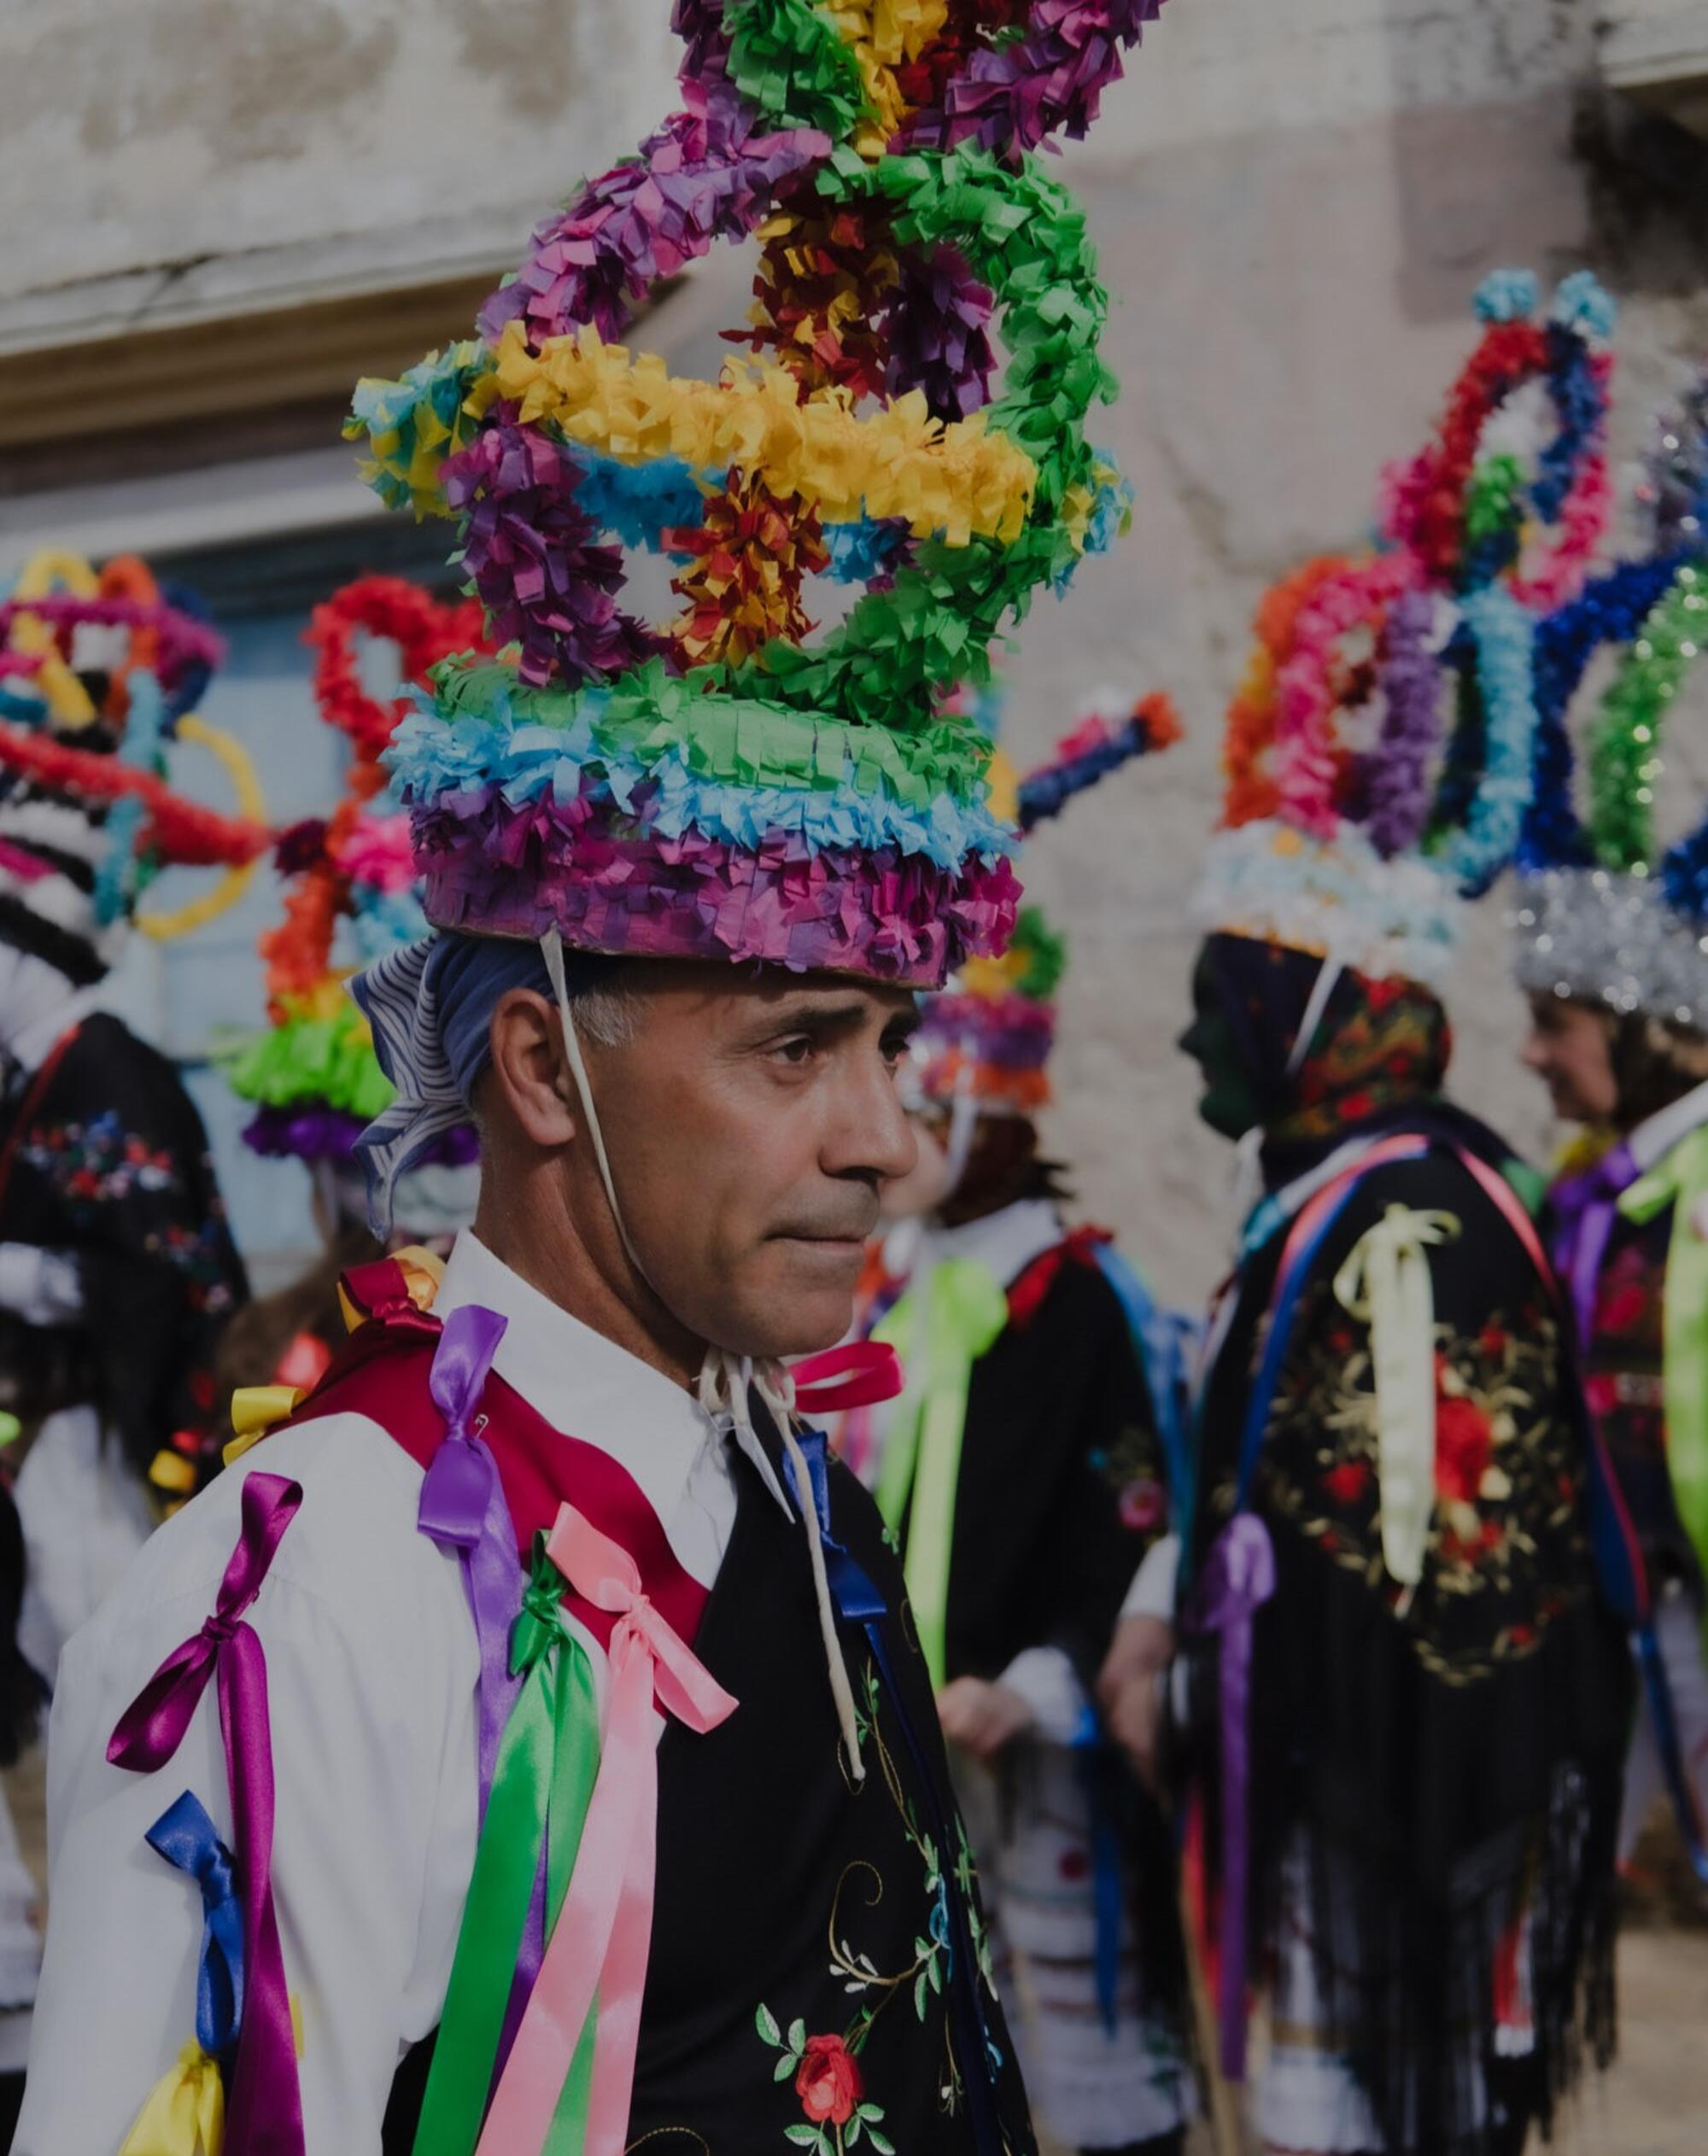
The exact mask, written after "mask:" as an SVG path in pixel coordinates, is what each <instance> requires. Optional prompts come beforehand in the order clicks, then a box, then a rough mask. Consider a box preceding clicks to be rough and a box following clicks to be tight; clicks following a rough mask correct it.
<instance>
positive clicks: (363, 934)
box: [224, 576, 487, 1165]
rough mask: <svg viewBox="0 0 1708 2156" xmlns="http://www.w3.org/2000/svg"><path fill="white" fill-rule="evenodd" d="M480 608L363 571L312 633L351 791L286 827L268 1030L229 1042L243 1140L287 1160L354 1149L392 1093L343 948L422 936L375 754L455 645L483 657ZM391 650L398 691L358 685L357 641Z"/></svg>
mask: <svg viewBox="0 0 1708 2156" xmlns="http://www.w3.org/2000/svg"><path fill="white" fill-rule="evenodd" d="M484 633H485V632H484V628H483V621H482V616H481V611H480V609H479V608H478V607H477V606H476V605H471V604H470V603H469V602H467V601H465V600H459V601H457V602H455V603H453V604H450V605H447V604H446V603H444V602H443V601H442V600H440V599H436V598H434V597H433V595H432V594H431V593H429V592H424V591H422V590H421V589H419V588H418V587H417V586H415V585H413V584H410V583H407V582H406V581H403V580H402V579H401V578H400V577H395V576H364V577H359V578H358V579H357V580H356V581H354V583H351V584H347V585H345V586H344V587H343V588H342V590H340V591H337V592H335V593H333V594H332V596H331V597H330V599H326V600H325V601H323V602H322V604H320V605H318V606H316V607H315V608H314V610H313V613H312V614H311V616H310V617H309V623H308V627H307V629H306V630H305V631H304V632H303V641H304V642H305V643H306V644H307V645H308V646H310V647H311V649H312V650H313V652H314V655H315V665H314V676H313V686H314V692H315V702H316V708H317V710H318V711H319V716H320V717H321V719H322V720H323V721H324V722H325V723H326V724H327V725H328V726H330V727H333V728H334V729H335V731H336V732H337V733H341V734H342V735H343V736H344V737H345V739H347V740H348V742H349V743H350V745H351V749H352V755H351V758H350V762H349V764H348V768H347V769H346V772H345V774H344V786H343V792H342V795H341V796H340V798H339V799H338V801H337V802H336V803H335V804H334V806H333V808H332V809H331V812H330V815H325V816H313V817H308V818H305V819H304V820H303V821H301V822H299V823H296V824H293V825H291V826H290V827H289V828H288V829H286V830H285V831H284V832H282V833H280V834H279V838H278V845H277V848H276V850H275V852H274V856H273V859H274V865H275V867H276V868H278V873H279V874H280V876H281V877H282V878H283V879H284V884H285V890H284V909H283V914H282V918H281V919H280V920H278V921H277V922H276V923H275V924H273V926H271V927H269V928H268V929H266V930H265V931H264V932H263V933H262V935H261V937H260V941H259V944H258V950H259V954H260V958H261V961H262V963H263V966H264V967H265V979H266V996H267V1017H268V1021H269V1022H268V1025H267V1029H266V1031H264V1032H262V1033H260V1034H258V1035H256V1036H254V1037H253V1038H250V1039H247V1040H241V1041H238V1042H237V1043H234V1044H233V1045H232V1046H231V1048H230V1049H228V1050H227V1051H226V1052H225V1058H224V1060H225V1066H226V1078H227V1080H228V1082H229V1083H230V1084H231V1089H232V1090H233V1091H234V1092H235V1093H236V1094H237V1096H238V1097H239V1098H240V1099H242V1100H245V1101H251V1102H253V1103H254V1106H255V1107H256V1110H257V1113H256V1115H255V1117H254V1119H253V1120H252V1121H251V1123H250V1124H249V1127H248V1128H247V1129H246V1130H245V1131H244V1133H243V1136H244V1138H245V1140H246V1142H248V1143H249V1145H250V1146H251V1147H252V1148H253V1149H254V1151H256V1152H258V1153H260V1154H263V1155H265V1156H266V1157H268V1158H271V1159H278V1158H283V1157H295V1158H296V1159H299V1160H310V1161H314V1160H335V1161H343V1160H348V1159H349V1158H350V1157H351V1153H352V1149H353V1148H354V1142H355V1140H356V1138H357V1137H358V1136H360V1133H361V1131H362V1130H363V1129H364V1127H365V1126H366V1125H367V1124H368V1123H369V1122H371V1120H372V1119H374V1117H375V1116H377V1115H378V1114H379V1113H381V1112H382V1111H383V1109H384V1108H385V1107H386V1106H387V1105H388V1104H389V1101H390V1100H391V1097H392V1090H391V1086H390V1084H389V1082H388V1081H387V1079H386V1078H384V1076H383V1073H382V1072H381V1070H380V1067H379V1064H378V1062H377V1060H376V1059H375V1055H374V1050H373V1040H372V1036H371V1033H370V1031H369V1030H368V1025H367V1021H366V1019H364V1018H363V1017H362V1015H361V1014H360V1012H359V1011H358V1010H357V1008H356V1007H355V1005H354V1003H353V1002H351V1001H350V1000H349V998H348V995H347V994H346V993H345V990H344V985H343V983H344V979H345V975H346V973H347V972H348V966H347V965H343V964H341V963H340V962H339V958H338V955H337V949H336V946H337V944H338V939H339V937H340V934H341V933H342V934H344V935H345V936H347V937H348V940H349V944H350V945H351V949H350V951H349V954H348V955H349V956H350V958H351V959H353V960H356V961H361V960H366V959H368V958H371V957H377V956H379V955H381V954H382V953H383V951H384V950H387V949H393V948H395V946H396V945H398V944H406V943H409V942H412V941H413V940H414V939H415V938H417V937H418V936H420V935H421V934H423V933H424V930H425V925H426V924H425V916H424V914H423V913H422V911H421V907H420V903H419V901H418V898H417V897H416V896H415V866H414V860H413V856H412V851H411V848H410V841H409V829H408V818H407V815H405V814H404V813H403V811H402V810H401V809H399V808H397V807H396V806H395V804H393V803H389V802H388V801H387V799H386V798H385V786H386V774H385V770H384V767H383V764H382V763H381V762H380V758H381V757H382V755H383V752H384V751H385V750H386V748H387V747H388V745H389V743H390V740H391V738H392V735H393V733H394V732H395V729H396V728H397V727H398V726H399V724H400V723H401V722H402V720H403V719H404V717H405V716H406V715H407V714H408V713H409V712H410V711H411V710H412V708H413V706H412V696H413V695H414V694H416V693H418V692H419V690H420V687H421V684H422V682H423V681H424V679H425V677H426V675H427V674H428V673H429V671H430V669H432V668H433V667H434V666H436V665H437V664H439V663H442V661H443V660H445V659H446V658H447V657H451V656H452V655H453V654H461V653H465V652H469V651H473V652H474V653H477V654H478V655H482V656H485V655H486V652H487V646H485V643H484ZM370 644H381V645H389V646H391V647H392V648H393V650H394V651H395V662H396V666H397V670H398V673H399V675H400V676H401V687H399V689H398V690H397V692H395V694H393V695H391V696H378V695H376V694H374V693H372V692H371V691H370V690H368V689H367V688H366V687H364V685H363V681H362V674H361V659H362V651H363V648H364V646H366V645H370ZM471 1157H472V1154H471V1141H465V1140H464V1139H462V1138H461V1137H460V1136H455V1135H454V1134H453V1142H452V1143H451V1147H450V1150H448V1151H447V1150H446V1149H444V1148H441V1150H440V1152H439V1154H437V1155H436V1158H438V1159H441V1160H446V1161H448V1162H451V1163H452V1164H453V1165H456V1164H458V1163H459V1162H460V1160H464V1159H466V1158H471Z"/></svg>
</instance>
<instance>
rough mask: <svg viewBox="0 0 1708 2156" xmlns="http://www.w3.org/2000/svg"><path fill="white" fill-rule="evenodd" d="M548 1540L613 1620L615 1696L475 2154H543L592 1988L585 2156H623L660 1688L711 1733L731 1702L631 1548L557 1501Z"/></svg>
mask: <svg viewBox="0 0 1708 2156" xmlns="http://www.w3.org/2000/svg"><path fill="white" fill-rule="evenodd" d="M546 1547H547V1554H548V1555H549V1556H550V1557H551V1560H552V1562H553V1564H555V1565H556V1566H557V1568H558V1569H559V1571H560V1572H561V1573H562V1574H563V1575H564V1578H565V1579H566V1580H568V1581H569V1583H570V1587H571V1588H572V1589H573V1591H574V1592H576V1594H577V1595H579V1596H580V1597H581V1598H582V1599H583V1600H584V1601H587V1602H590V1603H592V1604H594V1608H595V1609H599V1610H607V1611H610V1612H611V1613H613V1614H614V1615H615V1616H616V1617H617V1623H616V1626H615V1627H614V1628H613V1630H612V1632H611V1645H610V1649H609V1655H608V1660H609V1668H610V1679H611V1691H610V1698H609V1702H608V1704H607V1706H606V1709H605V1740H604V1744H603V1748H602V1750H601V1754H600V1767H599V1779H598V1781H597V1782H596V1783H595V1784H594V1792H593V1801H592V1803H591V1804H590V1805H589V1806H588V1815H587V1823H586V1826H584V1827H583V1829H582V1842H581V1847H580V1849H578V1850H577V1851H576V1863H575V1869H574V1871H573V1872H572V1873H571V1874H570V1884H569V1890H568V1892H567V1893H566V1894H565V1896H564V1906H563V1908H562V1909H561V1910H560V1911H559V1916H558V1921H557V1923H556V1925H554V1926H553V1931H552V1937H551V1940H550V1943H548V1944H547V1949H546V1957H545V1960H543V1961H542V1962H541V1966H540V1974H539V1978H538V1980H537V1981H536V1983H535V1986H534V1993H533V1996H532V1997H531V1998H530V1999H529V2002H528V2011H527V2013H525V2014H524V2016H523V2018H522V2025H521V2027H520V2028H519V2029H518V2030H517V2033H516V2042H515V2043H514V2044H513V2046H512V2048H511V2054H510V2058H509V2060H508V2062H507V2064H506V2066H505V2069H504V2072H503V2074H502V2076H501V2077H500V2080H499V2084H498V2089H497V2093H496V2094H495V2095H494V2097H493V2100H492V2108H491V2109H490V2111H489V2112H488V2113H487V2121H486V2126H485V2128H484V2130H483V2132H482V2135H481V2137H480V2142H479V2146H478V2147H477V2151H476V2156H538V2152H539V2151H540V2150H541V2149H542V2148H543V2147H545V2143H546V2137H547V2134H548V2133H549V2132H550V2131H551V2128H552V2121H553V2114H554V2113H555V2112H556V2110H557V2106H558V2100H559V2096H560V2095H561V2094H562V2092H563V2087H564V2080H565V2077H567V2075H568V2073H569V2070H570V2062H571V2060H573V2059H574V2057H575V2055H576V2046H577V2045H578V2044H579V2043H580V2042H581V2037H582V2030H583V2029H584V2028H585V2026H586V2025H587V2019H588V2013H589V2012H590V2011H591V2010H592V2007H593V2002H594V1996H595V1995H597V1997H598V2000H599V2018H598V2024H597V2033H596V2035H595V2036H594V2063H593V2085H592V2092H591V2096H590V2100H589V2105H588V2133H587V2141H586V2144H585V2156H623V2145H624V2142H625V2141H626V2139H627V2136H628V2130H629V2101H630V2098H631V2095H632V2094H633V2091H634V2087H635V2053H636V2050H637V2048H638V2046H639V2043H640V2002H641V1997H642V1995H643V1993H644V1992H645V1990H646V1957H647V1954H648V1952H649V1950H650V1949H651V1946H652V1893H653V1885H654V1878H655V1873H656V1870H657V1864H658V1736H659V1733H660V1728H661V1720H660V1716H659V1714H658V1706H655V1704H654V1699H655V1696H656V1699H657V1701H658V1705H661V1706H662V1707H664V1709H665V1710H666V1711H667V1712H668V1713H670V1714H672V1715H675V1716H676V1719H677V1721H681V1722H684V1723H686V1724H687V1727H689V1728H690V1729H692V1730H694V1731H695V1732H698V1733H699V1734H700V1735H702V1736H703V1735H704V1734H705V1732H707V1731H708V1730H711V1729H716V1728H717V1726H718V1724H719V1723H720V1722H722V1721H725V1720H727V1718H728V1716H729V1715H732V1714H733V1713H734V1711H735V1705H736V1703H735V1701H734V1699H733V1698H732V1697H730V1695H729V1694H728V1692H727V1691H724V1689H723V1687H722V1686H721V1685H720V1684H718V1683H717V1680H716V1679H715V1678H713V1677H712V1675H711V1673H710V1672H709V1671H708V1670H707V1669H705V1668H704V1667H703V1666H702V1665H701V1664H700V1663H699V1662H698V1661H696V1660H695V1658H694V1656H693V1654H692V1653H691V1652H690V1651H689V1650H688V1648H687V1646H686V1645H684V1644H683V1642H682V1640H681V1639H680V1638H679V1637H678V1635H677V1634H676V1633H675V1632H674V1631H672V1630H671V1628H670V1626H669V1624H667V1623H666V1622H665V1621H664V1618H663V1617H662V1616H660V1615H659V1613H658V1610H656V1609H655V1608H654V1607H653V1605H652V1603H651V1602H649V1601H648V1600H647V1598H646V1596H645V1595H644V1594H643V1593H642V1592H641V1590H640V1571H639V1569H638V1568H637V1567H636V1565H635V1561H634V1559H633V1558H632V1557H630V1556H629V1552H628V1551H626V1550H624V1549H623V1548H622V1547H621V1546H620V1545H618V1544H617V1543H615V1542H613V1541H611V1540H610V1539H609V1537H608V1536H605V1535H603V1534H600V1531H599V1529H598V1528H595V1527H594V1525H593V1524H592V1522H590V1521H588V1520H587V1519H585V1518H584V1517H583V1516H582V1514H581V1513H579V1512H577V1511H576V1509H575V1507H574V1506H573V1505H561V1506H560V1507H559V1511H558V1518H557V1524H556V1525H555V1526H554V1527H553V1529H552V1534H551V1539H550V1540H549V1541H548V1542H547V1545H546Z"/></svg>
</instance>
